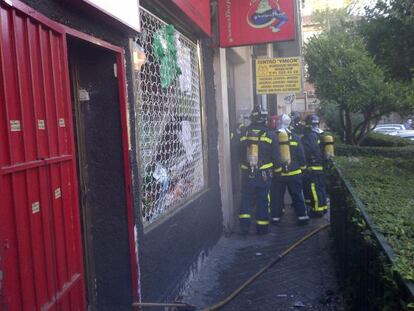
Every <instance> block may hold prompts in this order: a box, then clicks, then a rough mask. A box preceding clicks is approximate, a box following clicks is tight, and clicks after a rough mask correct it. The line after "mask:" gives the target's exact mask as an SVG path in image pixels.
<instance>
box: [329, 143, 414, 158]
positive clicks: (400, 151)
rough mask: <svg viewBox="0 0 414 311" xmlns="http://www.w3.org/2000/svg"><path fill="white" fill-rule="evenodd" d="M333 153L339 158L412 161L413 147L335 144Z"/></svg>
mask: <svg viewBox="0 0 414 311" xmlns="http://www.w3.org/2000/svg"><path fill="white" fill-rule="evenodd" d="M335 150H336V151H335V152H336V154H337V155H339V156H348V157H349V156H353V157H358V156H367V157H376V156H377V157H386V158H403V159H412V158H413V156H414V146H407V147H359V146H351V145H344V144H335Z"/></svg>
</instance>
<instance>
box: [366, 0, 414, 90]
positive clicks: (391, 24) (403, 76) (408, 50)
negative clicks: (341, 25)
mask: <svg viewBox="0 0 414 311" xmlns="http://www.w3.org/2000/svg"><path fill="white" fill-rule="evenodd" d="M358 30H359V33H360V34H361V35H362V36H363V38H364V40H365V41H366V44H367V48H368V50H369V52H370V53H371V54H372V55H373V56H375V61H376V63H377V64H378V65H380V66H381V67H382V68H384V70H385V72H386V74H387V76H388V77H390V78H392V79H397V80H401V81H406V82H411V81H412V80H413V73H414V1H413V0H378V1H377V3H376V5H375V6H374V7H373V8H371V9H367V14H366V17H365V18H362V19H361V20H360V22H359V26H358Z"/></svg>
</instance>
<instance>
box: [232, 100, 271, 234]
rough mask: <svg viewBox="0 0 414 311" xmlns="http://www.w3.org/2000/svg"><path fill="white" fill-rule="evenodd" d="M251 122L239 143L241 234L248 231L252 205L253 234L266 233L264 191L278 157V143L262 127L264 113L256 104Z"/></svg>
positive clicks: (267, 227)
mask: <svg viewBox="0 0 414 311" xmlns="http://www.w3.org/2000/svg"><path fill="white" fill-rule="evenodd" d="M251 121H252V123H251V124H250V125H249V126H247V127H246V129H245V131H244V133H242V135H241V137H240V144H239V157H240V163H241V174H242V187H241V205H240V214H239V219H240V227H241V231H242V233H243V234H247V233H248V232H249V228H250V221H251V218H252V209H253V206H256V217H255V219H256V231H257V234H266V233H268V231H269V210H268V205H269V202H268V194H269V191H270V185H271V180H272V169H273V163H275V162H276V161H278V157H279V145H278V142H277V138H276V136H275V135H274V133H273V132H271V131H270V130H269V129H268V128H267V126H266V121H267V112H265V111H261V110H260V108H258V107H256V108H255V109H253V111H252V114H251Z"/></svg>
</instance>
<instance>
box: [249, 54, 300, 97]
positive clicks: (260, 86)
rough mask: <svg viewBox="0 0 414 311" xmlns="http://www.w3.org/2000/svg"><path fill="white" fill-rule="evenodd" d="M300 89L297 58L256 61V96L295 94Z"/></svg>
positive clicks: (298, 61)
mask: <svg viewBox="0 0 414 311" xmlns="http://www.w3.org/2000/svg"><path fill="white" fill-rule="evenodd" d="M301 89H302V87H301V61H300V58H299V57H285V58H267V59H257V60H256V92H257V94H261V95H264V94H277V93H297V92H300V91H301Z"/></svg>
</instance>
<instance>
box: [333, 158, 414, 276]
mask: <svg viewBox="0 0 414 311" xmlns="http://www.w3.org/2000/svg"><path fill="white" fill-rule="evenodd" d="M336 165H337V166H338V167H339V168H340V169H341V170H342V172H343V174H344V176H345V178H346V179H347V180H349V181H350V183H351V184H352V186H353V187H354V189H355V190H356V192H357V193H358V196H359V197H360V199H361V200H362V202H363V203H364V205H365V207H366V210H367V212H368V213H369V215H370V217H371V219H372V220H373V222H374V224H375V226H376V228H377V230H378V231H379V232H381V233H382V234H383V235H384V237H385V238H386V240H387V242H388V243H389V244H390V246H391V247H392V248H393V250H394V251H395V253H396V255H397V259H396V261H395V263H394V265H393V269H394V270H396V271H398V272H399V273H400V274H401V276H402V277H403V278H405V279H406V280H411V281H412V280H414V264H413V263H414V239H413V237H414V195H413V192H412V189H413V187H414V160H406V159H391V158H380V157H352V158H344V157H337V158H336Z"/></svg>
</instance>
